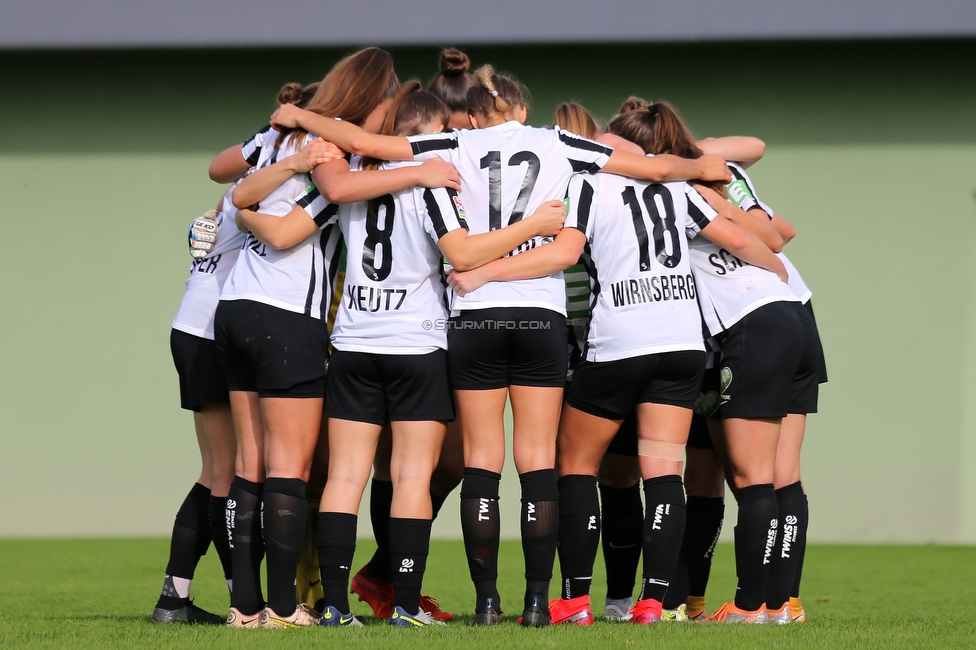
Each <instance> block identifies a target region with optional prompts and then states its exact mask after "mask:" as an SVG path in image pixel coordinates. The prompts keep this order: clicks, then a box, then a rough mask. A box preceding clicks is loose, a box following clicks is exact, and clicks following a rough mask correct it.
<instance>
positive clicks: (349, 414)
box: [325, 350, 454, 425]
mask: <svg viewBox="0 0 976 650" xmlns="http://www.w3.org/2000/svg"><path fill="white" fill-rule="evenodd" d="M325 414H326V416H328V417H330V418H337V419H340V420H352V421H353V422H369V423H371V424H379V425H383V424H386V423H387V422H413V421H424V420H453V419H454V399H453V397H452V396H451V386H450V384H449V383H448V381H447V352H446V351H444V350H435V351H434V352H430V353H428V354H374V353H371V352H346V351H343V350H336V351H335V352H333V353H332V360H331V361H330V362H329V376H328V378H327V380H326V391H325Z"/></svg>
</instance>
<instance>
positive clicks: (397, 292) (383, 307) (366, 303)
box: [345, 284, 407, 312]
mask: <svg viewBox="0 0 976 650" xmlns="http://www.w3.org/2000/svg"><path fill="white" fill-rule="evenodd" d="M345 292H346V299H347V300H348V302H347V303H346V308H347V309H352V310H353V311H368V312H377V311H397V310H398V309H400V307H402V306H403V301H404V300H405V299H406V297H407V290H406V289H387V288H381V287H365V286H363V285H358V284H347V285H346V289H345Z"/></svg>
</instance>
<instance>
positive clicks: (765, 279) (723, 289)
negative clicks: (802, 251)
mask: <svg viewBox="0 0 976 650" xmlns="http://www.w3.org/2000/svg"><path fill="white" fill-rule="evenodd" d="M729 169H730V171H732V176H733V181H732V183H730V184H729V186H728V188H729V191H728V193H729V200H731V201H732V202H733V203H735V204H736V205H738V206H739V207H740V208H742V209H743V210H748V209H749V208H751V207H754V206H756V205H758V206H759V207H761V208H763V210H768V208H767V206H765V205H763V204H761V203H759V201H758V199H756V198H755V192H754V191H753V189H752V183H751V181H749V180H748V178H749V177H748V176H746V173H745V170H743V169H742V168H741V167H740V166H738V165H736V164H734V163H733V164H730V165H729ZM768 214H769V215H772V210H768ZM690 248H691V261H692V266H693V269H694V272H695V281H696V283H697V286H698V302H699V304H700V305H701V313H702V318H703V319H704V321H705V326H706V327H707V329H708V333H709V335H711V336H716V335H717V334H719V333H721V332H724V331H725V330H727V329H728V328H730V327H731V326H732V325H734V324H735V323H737V322H738V321H739V320H740V319H742V317H743V316H745V315H746V314H748V313H750V312H752V311H754V310H756V309H758V308H759V307H762V306H763V305H768V304H769V303H772V302H777V301H780V300H786V301H795V300H798V298H797V297H796V295H794V293H793V291H792V290H791V289H790V287H789V286H787V285H786V284H784V283H783V282H782V281H780V279H779V278H778V277H777V276H776V274H775V273H772V272H770V271H767V270H766V269H761V268H759V267H758V266H752V265H750V264H747V263H746V262H743V261H742V260H740V259H739V258H738V257H736V256H735V255H733V254H732V253H730V252H729V251H727V250H725V249H724V248H722V247H721V246H717V245H715V244H713V243H712V242H710V241H708V240H707V239H705V238H704V237H697V238H695V239H694V240H693V241H692V242H691V246H690Z"/></svg>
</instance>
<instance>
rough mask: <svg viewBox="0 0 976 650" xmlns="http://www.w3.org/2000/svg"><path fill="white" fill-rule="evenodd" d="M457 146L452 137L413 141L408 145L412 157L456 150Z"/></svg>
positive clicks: (455, 140) (455, 139)
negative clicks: (411, 151)
mask: <svg viewBox="0 0 976 650" xmlns="http://www.w3.org/2000/svg"><path fill="white" fill-rule="evenodd" d="M457 146H458V143H457V138H454V137H447V138H431V139H429V140H413V141H411V143H410V147H411V148H412V149H413V155H415V156H419V155H421V154H424V153H428V152H431V151H448V150H450V149H457Z"/></svg>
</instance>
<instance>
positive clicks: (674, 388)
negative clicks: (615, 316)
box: [566, 350, 705, 420]
mask: <svg viewBox="0 0 976 650" xmlns="http://www.w3.org/2000/svg"><path fill="white" fill-rule="evenodd" d="M704 370H705V353H704V352H701V351H698V350H682V351H680V352H664V353H661V354H645V355H643V356H640V357H632V358H629V359H620V360H618V361H599V362H592V361H584V362H582V363H581V364H580V365H579V367H577V368H576V371H575V372H574V373H573V383H572V385H571V386H570V388H569V395H567V397H566V402H567V403H568V404H569V405H570V406H572V407H573V408H576V409H579V410H580V411H583V412H584V413H589V414H590V415H595V416H597V417H601V418H606V419H608V420H623V419H624V418H626V417H627V416H628V415H629V414H631V413H632V412H633V411H634V408H635V407H636V406H637V405H638V404H642V403H644V402H651V403H654V404H670V405H672V406H680V407H682V408H688V409H690V408H692V407H694V405H695V400H696V399H697V398H698V394H699V392H700V390H701V380H702V373H703V372H704Z"/></svg>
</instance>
